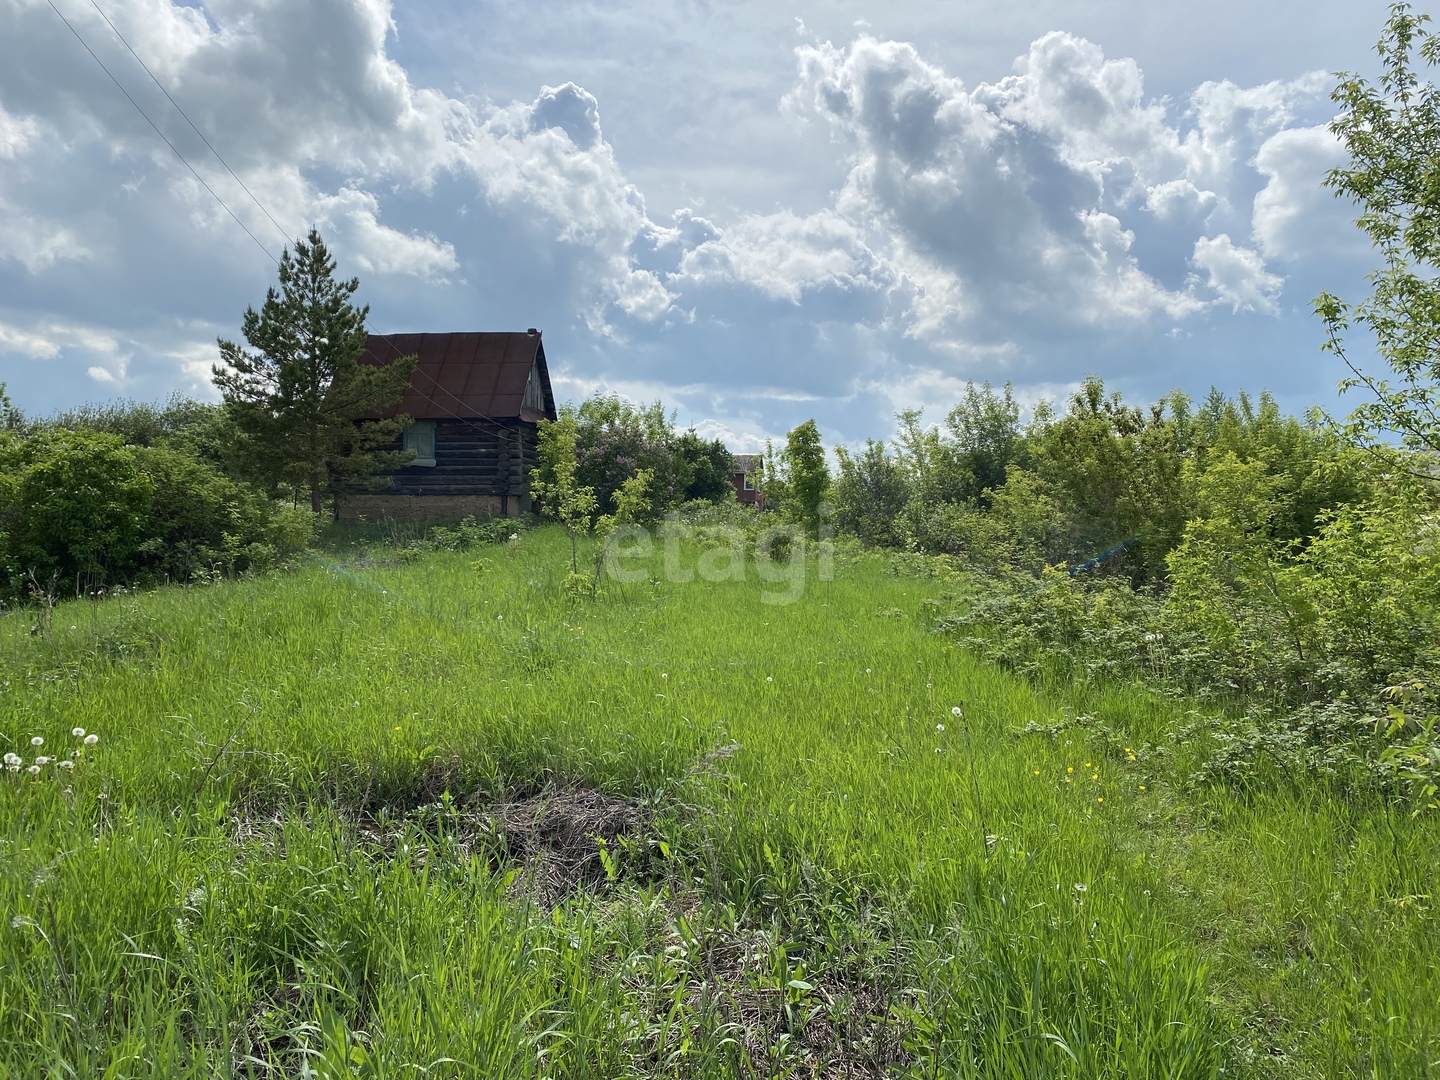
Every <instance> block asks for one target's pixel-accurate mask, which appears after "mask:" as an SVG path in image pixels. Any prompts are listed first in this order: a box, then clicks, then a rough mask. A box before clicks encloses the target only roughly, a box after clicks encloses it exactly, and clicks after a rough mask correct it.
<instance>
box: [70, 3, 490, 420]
mask: <svg viewBox="0 0 1440 1080" xmlns="http://www.w3.org/2000/svg"><path fill="white" fill-rule="evenodd" d="M47 2H48V3H49V4H50V9H51V10H52V11H54V12H55V14H56V15H57V16H59V18H60V21H61V22H63V23H64V24H65V28H66V29H67V30H69V31H70V33H71V34H73V35H74V36H75V40H76V41H78V42H80V44H81V46H82V47H83V48H84V49H85V51H86V52H87V53H89V54H90V57H91V59H93V60H94V61H95V63H96V64H98V65H99V67H100V70H101V71H103V72H105V74H106V75H107V76H108V77H109V79H110V81H111V82H112V83H114V84H115V88H116V89H117V90H119V91H120V93H122V94H124V95H125V100H127V101H129V102H130V104H131V105H133V106H134V107H135V111H136V112H138V113H139V114H140V115H141V116H142V117H144V118H145V122H146V123H147V124H149V125H150V127H151V128H153V129H154V131H155V134H157V135H159V136H160V138H161V139H162V140H163V141H164V143H165V145H166V146H168V147H169V148H170V150H171V151H172V152H173V153H174V154H175V156H176V157H177V158H179V159H180V161H181V163H182V164H183V165H184V166H185V167H186V168H187V169H189V170H190V173H191V175H192V176H194V177H195V179H196V180H198V181H199V182H200V184H201V186H202V187H204V188H205V190H206V191H208V192H209V193H210V195H211V197H212V198H213V199H214V200H215V201H216V202H217V203H219V204H220V206H221V207H222V208H223V209H224V210H225V212H226V213H227V214H229V215H230V217H231V218H232V219H234V221H235V224H237V225H239V226H240V228H241V229H243V230H244V232H245V235H246V236H248V237H250V239H251V240H253V241H254V242H255V246H256V247H258V248H259V249H260V250H261V251H263V252H265V255H266V257H267V258H269V259H270V261H271V262H275V263H278V262H279V260H278V259H277V258H276V257H275V256H274V255H273V254H272V253H271V251H270V249H269V248H267V247H266V246H265V245H264V243H262V242H261V240H260V239H259V237H257V236H256V235H255V234H254V233H253V232H251V231H250V228H249V227H248V226H247V225H246V224H245V222H243V221H241V220H240V217H239V215H238V214H236V213H235V211H234V210H232V209H231V208H230V206H229V204H227V203H226V202H225V200H224V199H222V198H221V197H220V195H219V193H218V192H217V191H216V190H215V189H214V188H212V187H211V186H210V184H209V183H208V182H207V181H206V180H205V178H204V177H203V176H201V175H200V173H199V172H198V171H196V169H195V166H194V165H192V164H191V163H190V161H189V159H188V158H186V157H185V155H184V154H183V153H181V151H180V148H179V147H177V146H176V145H175V144H174V143H173V142H172V141H171V140H170V138H169V136H167V135H166V134H165V132H163V131H161V130H160V126H159V125H158V124H156V123H155V121H154V120H152V119H151V118H150V114H149V113H147V112H146V111H145V110H144V108H142V107H141V105H140V103H139V102H138V101H136V100H135V98H134V97H133V96H132V95H131V94H130V91H128V90H126V89H125V87H124V86H123V85H122V84H121V82H120V80H119V79H117V78H116V77H115V74H114V73H113V72H112V71H111V70H110V69H109V68H108V67H106V66H105V62H104V61H103V60H101V59H100V57H99V56H98V55H96V53H95V50H94V49H92V48H91V47H90V45H89V43H88V42H86V40H85V39H84V38H83V37H82V36H81V35H80V31H78V30H76V29H75V27H74V25H72V24H71V22H70V20H69V19H67V18H66V17H65V14H64V12H62V11H61V10H60V9H59V8H58V7H56V6H55V0H47ZM90 3H91V6H93V7H94V8H95V10H96V12H97V13H99V15H100V17H101V18H102V19H104V20H105V25H106V26H108V27H110V29H111V30H112V31H114V34H115V36H116V37H117V38H119V39H120V43H121V44H122V45H124V46H125V48H126V49H127V50H129V52H130V55H131V56H133V57H134V58H135V62H136V63H138V64H139V65H140V67H141V68H143V69H144V71H145V74H146V75H148V76H150V81H151V82H153V83H154V84H155V85H156V86H157V87H159V89H160V92H161V93H162V94H164V95H165V100H167V101H168V102H170V104H171V105H173V106H174V107H175V111H176V112H178V113H179V114H180V115H181V116H182V117H183V118H184V120H185V122H186V123H187V124H189V125H190V129H191V130H192V131H194V132H195V134H196V135H198V136H199V137H200V141H201V142H203V143H204V144H205V146H206V148H207V149H209V151H210V152H211V153H212V154H214V155H215V160H216V161H218V162H220V164H221V165H222V166H223V167H224V169H225V171H226V172H228V173H229V174H230V176H231V177H232V178H233V179H234V181H235V182H236V183H237V184H239V185H240V188H241V190H243V191H244V192H245V194H246V195H248V196H249V197H250V199H251V201H252V202H254V203H255V205H256V206H257V207H259V208H260V212H261V213H262V214H264V215H265V217H266V218H268V219H269V221H270V224H272V225H274V226H275V228H276V230H277V231H278V232H279V233H280V234H281V236H282V237H286V238H288V234H287V233H286V232H285V229H284V227H283V226H282V225H281V224H280V223H279V222H278V221H276V220H275V215H273V214H272V213H270V211H269V209H268V208H267V207H266V206H265V204H264V203H263V202H261V201H260V199H259V197H258V196H257V195H256V194H255V193H254V192H253V191H251V190H250V188H249V186H248V185H247V184H246V183H245V181H244V180H242V179H240V177H239V175H238V174H237V173H236V172H235V170H234V169H232V168H231V167H230V164H229V162H227V161H226V160H225V158H224V157H223V156H222V155H221V153H220V151H218V150H216V149H215V146H214V144H213V143H211V142H210V140H209V139H208V138H206V136H205V133H204V132H203V131H201V130H200V128H199V126H198V125H197V124H196V123H195V121H194V120H191V119H190V116H189V114H188V113H186V111H185V110H184V109H183V108H182V107H181V106H180V103H179V102H178V101H176V100H175V98H174V97H173V96H172V95H171V93H170V91H169V90H166V89H165V86H164V84H163V83H161V82H160V80H159V79H158V78H156V76H155V73H154V72H153V71H151V70H150V67H149V65H148V64H146V63H145V61H144V60H143V59H142V58H141V57H140V54H139V53H137V52H136V51H135V47H134V46H133V45H131V44H130V42H129V41H128V40H127V39H126V37H125V35H124V34H122V33H121V32H120V29H119V27H117V26H116V25H115V24H114V22H112V21H111V19H110V16H108V15H106V14H105V11H104V9H103V8H101V7H100V5H99V3H98V2H97V0H90ZM416 373H417V374H420V375H423V376H424V377H425V378H427V379H429V380H430V381H431V382H432V383H433V384H434V385H435V388H436V389H437V390H439V391H441V392H443V393H445V394H448V395H449V396H450V397H453V398H455V400H456V401H457V402H460V403H461V404H464V402H463V400H462V399H461V398H460V397H459V396H458V395H457V394H455V393H454V392H453V391H451V390H448V389H446V388H445V387H444V386H441V385H440V382H439V380H437V379H436V378H435V377H434V376H433V375H431V374H430V373H429V372H424V371H420V370H419V369H417V370H416ZM411 389H412V390H414V391H415V393H416V394H418V395H419V396H420V397H422V398H424V399H425V400H426V401H428V402H429V403H430V404H431V405H433V406H435V408H436V409H439V410H441V411H442V412H444V413H445V414H446V415H448V416H449V417H450V418H451V419H454V420H459V421H460V422H461V423H463V424H466V425H467V426H469V427H471V428H474V429H475V430H476V431H478V432H480V433H481V434H482V435H491V436H495V437H497V438H498V437H505V436H508V435H509V434H510V433H511V431H512V430H513V429H511V428H508V427H506V426H505V425H504V424H503V423H501V422H500V421H499V420H498V419H496V418H495V417H492V416H487V415H484V414H482V415H481V416H480V417H479V419H480V420H482V421H484V422H487V423H489V424H491V425H492V428H491V430H489V431H487V430H486V429H485V428H484V427H482V426H481V425H480V424H477V423H475V421H474V419H471V418H468V417H463V416H461V415H460V414H459V413H457V412H455V411H454V410H453V409H450V408H448V407H447V406H445V405H442V404H441V403H440V402H438V401H436V400H435V398H433V397H432V396H430V395H429V394H427V393H426V392H425V391H423V390H421V389H420V388H419V387H417V386H414V385H412V386H411Z"/></svg>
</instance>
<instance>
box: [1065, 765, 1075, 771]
mask: <svg viewBox="0 0 1440 1080" xmlns="http://www.w3.org/2000/svg"><path fill="white" fill-rule="evenodd" d="M1065 771H1066V772H1074V771H1075V766H1074V765H1071V766H1070V767H1069V768H1068V769H1066V770H1065Z"/></svg>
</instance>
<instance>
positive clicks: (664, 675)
mask: <svg viewBox="0 0 1440 1080" xmlns="http://www.w3.org/2000/svg"><path fill="white" fill-rule="evenodd" d="M669 677H670V676H669V675H668V674H666V673H665V672H663V671H662V672H660V678H662V679H668V678H669Z"/></svg>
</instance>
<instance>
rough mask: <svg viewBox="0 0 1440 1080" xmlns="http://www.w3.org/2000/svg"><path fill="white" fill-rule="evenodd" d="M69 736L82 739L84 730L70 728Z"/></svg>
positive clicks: (81, 728)
mask: <svg viewBox="0 0 1440 1080" xmlns="http://www.w3.org/2000/svg"><path fill="white" fill-rule="evenodd" d="M70 734H71V735H73V736H74V737H75V738H77V739H83V738H84V737H85V729H84V728H83V727H77V728H71V729H70Z"/></svg>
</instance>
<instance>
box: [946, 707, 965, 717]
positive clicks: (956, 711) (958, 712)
mask: <svg viewBox="0 0 1440 1080" xmlns="http://www.w3.org/2000/svg"><path fill="white" fill-rule="evenodd" d="M950 715H951V716H964V715H965V710H964V709H962V708H960V706H959V705H953V706H951V708H950Z"/></svg>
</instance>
